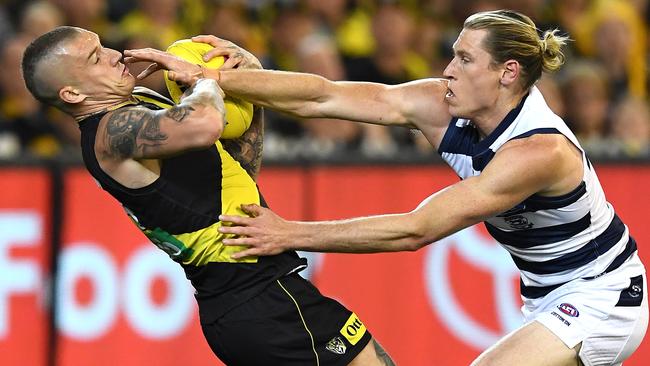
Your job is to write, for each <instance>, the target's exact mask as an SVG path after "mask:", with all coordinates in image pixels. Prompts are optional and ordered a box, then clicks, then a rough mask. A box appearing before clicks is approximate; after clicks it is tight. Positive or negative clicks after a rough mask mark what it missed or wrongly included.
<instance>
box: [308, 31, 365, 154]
mask: <svg viewBox="0 0 650 366" xmlns="http://www.w3.org/2000/svg"><path fill="white" fill-rule="evenodd" d="M298 67H299V70H300V71H304V72H309V73H313V74H318V75H322V76H324V77H326V78H328V79H330V80H343V79H344V78H345V71H344V69H343V63H342V61H341V57H340V55H339V53H338V50H337V49H336V44H335V43H334V41H333V40H332V39H331V38H329V37H328V36H325V35H319V34H313V35H310V36H308V37H305V38H304V39H303V40H302V42H301V43H300V47H299V48H298ZM302 124H303V126H304V129H305V136H304V139H303V141H304V142H305V150H306V151H305V153H306V155H307V156H318V157H327V156H331V155H333V154H337V153H339V154H340V153H342V152H350V151H351V150H352V149H353V148H354V145H355V144H356V143H357V142H358V138H359V136H360V133H361V129H362V126H361V125H359V124H358V123H351V122H348V121H341V120H335V119H326V118H314V119H306V120H303V122H302Z"/></svg>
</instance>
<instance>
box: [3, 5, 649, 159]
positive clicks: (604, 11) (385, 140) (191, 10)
mask: <svg viewBox="0 0 650 366" xmlns="http://www.w3.org/2000/svg"><path fill="white" fill-rule="evenodd" d="M648 4H649V0H138V1H133V2H129V1H124V0H34V1H21V0H6V1H3V2H2V5H0V51H1V53H2V57H1V58H2V65H0V66H2V67H3V68H4V69H3V70H7V71H6V72H4V74H5V75H3V76H2V77H0V79H2V81H1V84H2V85H1V86H0V156H2V155H3V154H4V155H5V156H8V155H11V154H12V152H13V153H15V152H16V151H18V150H20V147H21V146H22V147H23V149H24V150H25V151H29V152H31V153H33V154H36V155H41V156H43V155H44V156H51V155H53V154H54V155H56V154H57V153H58V152H60V151H63V150H66V146H67V145H68V143H69V141H71V140H74V139H75V138H76V137H75V136H76V134H77V133H78V131H77V130H76V128H74V129H73V131H69V130H68V128H69V126H73V127H74V125H73V124H70V125H66V124H61V125H59V124H57V121H61V118H64V117H62V116H56V115H53V114H52V111H50V110H48V109H43V108H42V107H40V105H39V104H38V103H37V102H35V101H34V100H33V99H32V98H31V96H26V97H23V94H22V93H23V92H24V90H19V89H23V88H24V87H23V86H22V83H18V82H17V80H20V78H19V77H17V76H16V75H18V74H17V73H16V71H15V70H16V69H15V67H16V66H15V65H16V62H17V58H16V57H17V56H16V55H18V54H19V53H20V52H18V50H19V49H20V48H21V47H24V43H25V42H28V41H29V40H30V39H33V38H34V37H35V36H37V35H40V34H42V33H44V32H46V31H47V30H49V29H52V28H53V27H55V26H57V25H60V24H69V25H76V26H81V27H84V28H88V29H91V30H93V31H94V32H96V33H98V34H99V35H100V37H101V38H102V41H103V43H105V44H106V45H107V46H110V47H112V48H115V49H125V48H140V47H155V48H162V49H164V48H166V47H167V46H168V45H169V44H171V43H172V42H174V41H176V40H178V39H182V38H188V37H190V36H192V35H195V34H199V33H208V34H214V35H216V36H218V37H221V38H224V39H228V40H231V41H233V42H235V43H237V44H239V45H241V46H243V47H244V48H246V49H248V50H250V51H251V52H253V53H254V54H255V55H256V56H258V57H259V58H260V60H261V61H262V63H263V64H264V65H265V67H266V68H274V69H283V70H298V71H307V72H312V73H316V74H321V75H323V76H325V77H328V78H330V79H334V80H341V79H349V80H357V81H360V80H363V81H378V82H383V83H387V84H397V83H402V82H406V81H410V80H413V79H419V78H424V77H429V76H440V75H441V74H442V70H443V69H444V67H445V66H446V64H447V63H448V61H449V59H450V58H451V46H452V43H453V41H454V40H455V38H456V35H457V33H458V30H459V29H460V27H461V26H462V22H463V21H464V19H465V17H467V16H468V15H469V14H470V13H473V12H476V11H481V10H489V9H496V8H512V9H516V10H519V11H523V12H524V13H526V14H528V15H530V16H531V17H533V18H534V19H535V20H536V21H537V23H538V24H540V28H553V27H559V28H560V29H561V30H562V31H565V32H568V33H569V36H570V37H571V38H573V39H575V42H571V43H570V44H569V47H568V49H567V50H565V51H566V52H565V53H566V54H567V58H568V60H567V65H566V66H565V68H564V70H563V72H561V73H560V74H558V75H556V78H550V77H548V76H544V77H542V79H541V80H540V81H539V82H538V84H537V85H538V87H539V88H540V89H541V90H542V92H543V93H544V96H545V98H546V100H547V102H548V103H549V105H550V107H551V109H552V110H553V111H554V112H555V113H556V114H558V115H560V116H562V117H564V118H565V119H566V121H567V122H568V124H569V125H570V127H571V128H572V129H573V130H574V131H575V132H576V134H577V136H578V137H579V138H580V140H581V141H582V142H583V143H584V145H585V148H586V149H587V150H589V151H590V152H591V153H592V154H602V155H611V154H622V155H624V156H638V155H642V154H644V152H646V151H647V150H648V144H649V143H648V141H647V138H645V137H644V136H646V134H645V133H644V132H642V131H643V129H644V126H645V125H647V122H646V123H645V124H644V123H642V122H639V121H642V120H643V119H644V118H645V121H647V120H648V117H647V109H648V106H647V104H643V103H642V102H641V101H640V99H643V98H646V100H647V97H648V87H649V85H648V83H649V82H650V78H648V71H647V67H648V65H649V63H650V54H649V52H648V51H649V50H650V47H649V44H650V37H648V34H647V32H648V28H647V27H648V25H647V23H648V20H649V19H650V8H649V6H648ZM3 40H5V41H6V42H7V47H3V46H2V45H3ZM12 55H13V56H12ZM12 57H13V61H12ZM341 65H343V67H342V66H341ZM144 67H146V65H144V64H141V65H131V66H130V69H131V71H132V73H134V74H137V73H139V72H140V71H141V70H142V69H144ZM18 84H20V85H18ZM140 84H141V85H144V86H147V87H149V88H152V89H154V90H157V91H159V92H161V93H163V94H166V88H165V87H164V82H163V80H162V73H157V74H154V75H153V76H152V77H150V78H148V79H146V80H144V81H143V82H140ZM25 95H26V94H25ZM266 116H267V134H266V137H267V138H268V139H269V140H270V141H269V143H267V145H266V149H267V152H268V153H269V154H268V156H271V157H274V156H275V157H282V156H286V157H289V156H291V157H306V158H310V157H326V156H331V155H332V154H334V155H336V154H339V153H341V152H343V153H344V154H347V153H359V154H363V155H365V156H382V157H391V156H395V155H396V154H398V153H402V152H403V151H404V150H411V151H420V152H424V153H427V154H428V153H431V148H430V144H429V143H428V142H427V141H425V140H424V138H423V136H422V135H421V134H417V133H415V134H414V133H411V132H409V131H408V130H405V129H397V128H395V129H386V128H384V127H378V126H372V125H356V124H352V123H348V122H346V121H334V120H307V121H297V120H294V119H291V118H289V117H287V116H283V115H279V114H277V113H274V112H272V111H267V114H266ZM645 128H647V126H646V127H645ZM632 131H634V132H632ZM39 136H40V137H39ZM632 136H634V137H638V139H636V140H634V139H633V138H632ZM12 141H13V142H12ZM48 141H49V142H48ZM12 146H13V147H12ZM73 146H76V145H73ZM274 150H275V151H276V152H277V154H276V155H274V153H273V151H274ZM3 151H4V153H3Z"/></svg>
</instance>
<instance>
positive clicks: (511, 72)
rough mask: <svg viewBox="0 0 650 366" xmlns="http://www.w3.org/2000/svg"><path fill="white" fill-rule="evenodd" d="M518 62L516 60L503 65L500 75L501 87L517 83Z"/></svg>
mask: <svg viewBox="0 0 650 366" xmlns="http://www.w3.org/2000/svg"><path fill="white" fill-rule="evenodd" d="M519 68H520V66H519V62H517V61H516V60H508V61H506V62H504V63H503V71H502V73H501V80H500V82H501V85H510V84H512V83H514V82H516V81H517V77H518V76H519V71H520V70H519Z"/></svg>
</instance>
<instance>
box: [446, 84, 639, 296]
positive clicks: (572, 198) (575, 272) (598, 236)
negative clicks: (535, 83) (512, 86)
mask: <svg viewBox="0 0 650 366" xmlns="http://www.w3.org/2000/svg"><path fill="white" fill-rule="evenodd" d="M534 134H562V135H564V136H565V137H566V138H567V139H569V141H571V143H573V144H574V145H575V146H576V147H577V148H579V149H580V151H581V152H582V160H583V167H584V168H583V170H584V172H583V180H582V182H581V183H580V185H578V187H576V188H575V189H574V190H573V191H571V192H569V193H567V194H564V195H562V196H557V197H543V196H539V195H536V194H534V195H532V196H530V197H528V198H527V199H525V200H524V201H523V202H521V203H520V204H518V205H516V206H515V207H512V208H511V209H509V210H507V211H505V212H503V213H501V214H498V215H496V216H494V217H491V218H489V219H487V220H486V221H485V226H486V228H487V231H488V232H489V233H490V235H491V236H492V237H493V238H494V239H495V240H496V241H498V242H499V243H501V244H502V245H503V247H504V248H505V249H506V250H507V251H508V252H509V253H510V255H511V256H512V259H513V260H514V262H515V265H516V266H517V267H518V268H519V270H520V273H521V293H522V295H523V296H525V297H527V298H539V297H542V296H544V295H546V294H547V293H549V292H550V291H552V290H554V289H555V288H557V287H559V286H561V285H562V284H564V283H566V282H568V281H571V280H573V279H577V278H594V277H597V276H600V275H602V274H604V273H606V272H610V271H612V270H614V269H616V268H618V267H619V266H620V265H621V264H622V263H623V262H625V260H627V259H628V258H629V257H630V256H631V255H632V254H633V253H634V252H635V251H636V243H635V241H634V239H633V238H632V237H630V235H629V232H628V228H627V226H626V225H624V224H623V222H622V221H621V220H620V218H619V217H618V216H617V215H616V213H615V212H614V209H613V208H612V206H611V205H610V204H609V203H608V202H607V201H606V200H605V194H604V193H603V189H602V188H601V186H600V182H599V181H598V178H597V177H596V173H595V171H594V169H593V166H592V165H591V163H590V162H589V160H588V159H587V157H586V155H585V153H584V151H583V150H582V148H581V147H580V144H579V143H578V140H577V139H576V137H575V136H574V135H573V133H572V132H571V131H570V130H569V128H568V127H567V126H566V124H565V123H564V122H563V121H562V119H561V118H560V117H558V116H557V115H555V114H554V113H553V112H552V111H551V110H550V108H549V107H548V106H547V105H546V102H545V101H544V98H543V96H542V94H541V93H540V92H539V90H538V89H537V88H536V87H532V88H531V90H530V93H529V94H528V95H527V96H525V97H524V98H523V100H522V101H521V102H520V104H519V105H518V106H517V107H516V108H515V109H513V110H512V111H510V113H509V114H508V115H507V116H506V117H505V118H504V120H503V121H502V122H501V123H500V124H499V125H498V126H497V128H496V129H495V130H494V131H493V132H492V133H491V134H490V135H488V136H486V137H485V138H483V139H480V137H479V132H478V130H477V129H476V128H475V127H474V126H473V125H472V122H471V121H469V120H466V119H459V118H453V119H452V120H451V122H450V124H449V127H448V130H447V132H446V134H445V136H444V138H443V140H442V142H441V144H440V147H439V149H438V152H439V153H440V155H441V156H442V158H443V159H444V160H445V161H446V162H447V163H448V164H449V165H450V166H451V167H452V168H453V169H454V171H456V173H457V174H458V175H459V176H460V178H461V179H465V178H468V177H471V176H476V175H479V174H481V171H482V170H483V169H484V168H485V167H486V165H487V164H488V163H489V162H490V160H491V159H492V157H494V154H495V152H496V151H497V150H498V149H499V148H500V147H501V146H502V145H503V144H505V143H506V142H508V141H510V140H513V139H520V138H525V137H529V136H532V135H534Z"/></svg>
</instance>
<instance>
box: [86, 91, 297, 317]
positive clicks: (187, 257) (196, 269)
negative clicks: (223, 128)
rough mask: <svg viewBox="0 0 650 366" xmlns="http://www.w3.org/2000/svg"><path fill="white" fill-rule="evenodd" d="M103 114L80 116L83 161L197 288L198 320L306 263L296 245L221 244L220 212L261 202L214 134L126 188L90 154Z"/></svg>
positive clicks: (139, 94)
mask: <svg viewBox="0 0 650 366" xmlns="http://www.w3.org/2000/svg"><path fill="white" fill-rule="evenodd" d="M133 96H134V97H135V99H137V100H138V102H139V105H140V106H144V107H146V108H149V109H153V110H160V109H163V108H170V107H172V106H173V102H172V101H171V100H169V99H167V98H165V97H163V96H161V95H160V94H157V93H155V92H153V91H151V90H148V89H145V88H136V89H135V90H134V92H133ZM131 107H132V105H131ZM122 108H124V107H122ZM105 114H106V113H99V114H95V115H92V116H90V117H88V118H86V119H84V120H82V121H81V122H80V123H79V128H80V130H81V148H82V155H83V160H84V164H85V165H86V168H87V169H88V171H89V172H90V174H91V175H92V176H93V177H94V178H95V180H96V181H97V182H98V183H99V185H100V186H101V187H102V189H104V190H105V191H107V192H108V193H109V194H110V195H112V196H113V197H114V198H115V199H117V200H118V201H119V202H120V203H121V204H122V206H123V207H124V209H125V211H126V212H127V214H128V215H129V217H130V218H131V219H132V220H133V222H134V223H135V224H136V225H137V226H138V228H139V229H140V230H141V231H142V232H143V233H144V234H145V235H146V236H147V237H148V238H149V239H150V240H151V241H152V242H153V243H154V244H155V245H156V246H158V247H159V248H160V249H162V250H163V251H165V252H166V253H167V254H168V255H169V256H170V257H171V259H173V260H174V261H176V262H178V263H179V264H180V265H181V266H182V267H183V269H184V270H185V273H186V276H187V278H188V279H189V280H190V281H191V283H192V285H193V286H194V288H195V289H196V298H197V301H198V303H199V311H200V314H201V321H203V322H209V321H213V320H215V319H217V318H218V317H220V316H221V315H222V314H224V313H225V312H226V311H228V310H229V309H231V308H233V307H234V306H236V305H237V304H239V303H241V302H243V301H245V300H247V299H249V298H251V297H252V296H255V295H256V294H257V293H259V292H260V291H261V290H262V289H263V288H264V287H265V286H266V285H267V284H269V283H271V282H273V281H275V280H276V279H277V278H279V277H281V276H283V275H286V274H287V273H290V272H292V271H298V270H301V269H303V268H304V267H305V266H306V260H305V259H303V258H300V257H298V255H297V254H296V253H295V252H286V253H282V254H279V255H276V256H270V257H261V258H257V257H252V258H250V257H249V258H244V259H240V260H233V259H232V258H231V257H230V255H231V254H232V253H234V252H236V251H239V250H241V249H242V248H241V247H228V246H224V245H223V244H222V240H223V239H224V238H226V237H227V235H225V234H221V233H219V232H218V231H217V229H218V228H219V227H220V226H221V222H220V221H219V219H218V217H219V215H220V214H222V213H223V214H229V215H245V214H244V213H243V212H242V211H241V209H240V205H241V204H243V203H257V204H261V205H262V206H266V204H265V202H264V199H263V198H262V196H261V194H260V192H259V190H258V188H257V185H256V184H255V182H254V181H253V179H252V178H251V177H250V176H249V175H248V174H247V173H246V171H245V170H244V169H243V168H242V167H241V166H240V165H239V163H238V162H237V161H236V160H235V159H233V157H232V156H230V154H228V152H227V151H226V150H225V149H224V148H223V146H222V145H221V143H220V142H219V141H216V142H215V144H214V145H212V146H211V147H209V148H207V149H202V150H194V151H188V152H185V153H182V154H179V155H177V156H174V157H171V158H166V159H161V169H160V177H159V178H158V179H156V181H154V182H153V183H151V184H149V185H147V186H145V187H142V188H136V189H132V188H127V187H125V186H123V185H122V184H120V183H118V182H117V181H115V180H114V179H113V178H111V177H110V176H109V175H108V174H106V173H105V172H104V171H103V170H102V169H101V167H100V165H99V163H98V161H97V157H96V155H95V137H96V134H97V128H98V125H99V122H100V120H101V118H102V117H103V116H104V115H105Z"/></svg>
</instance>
